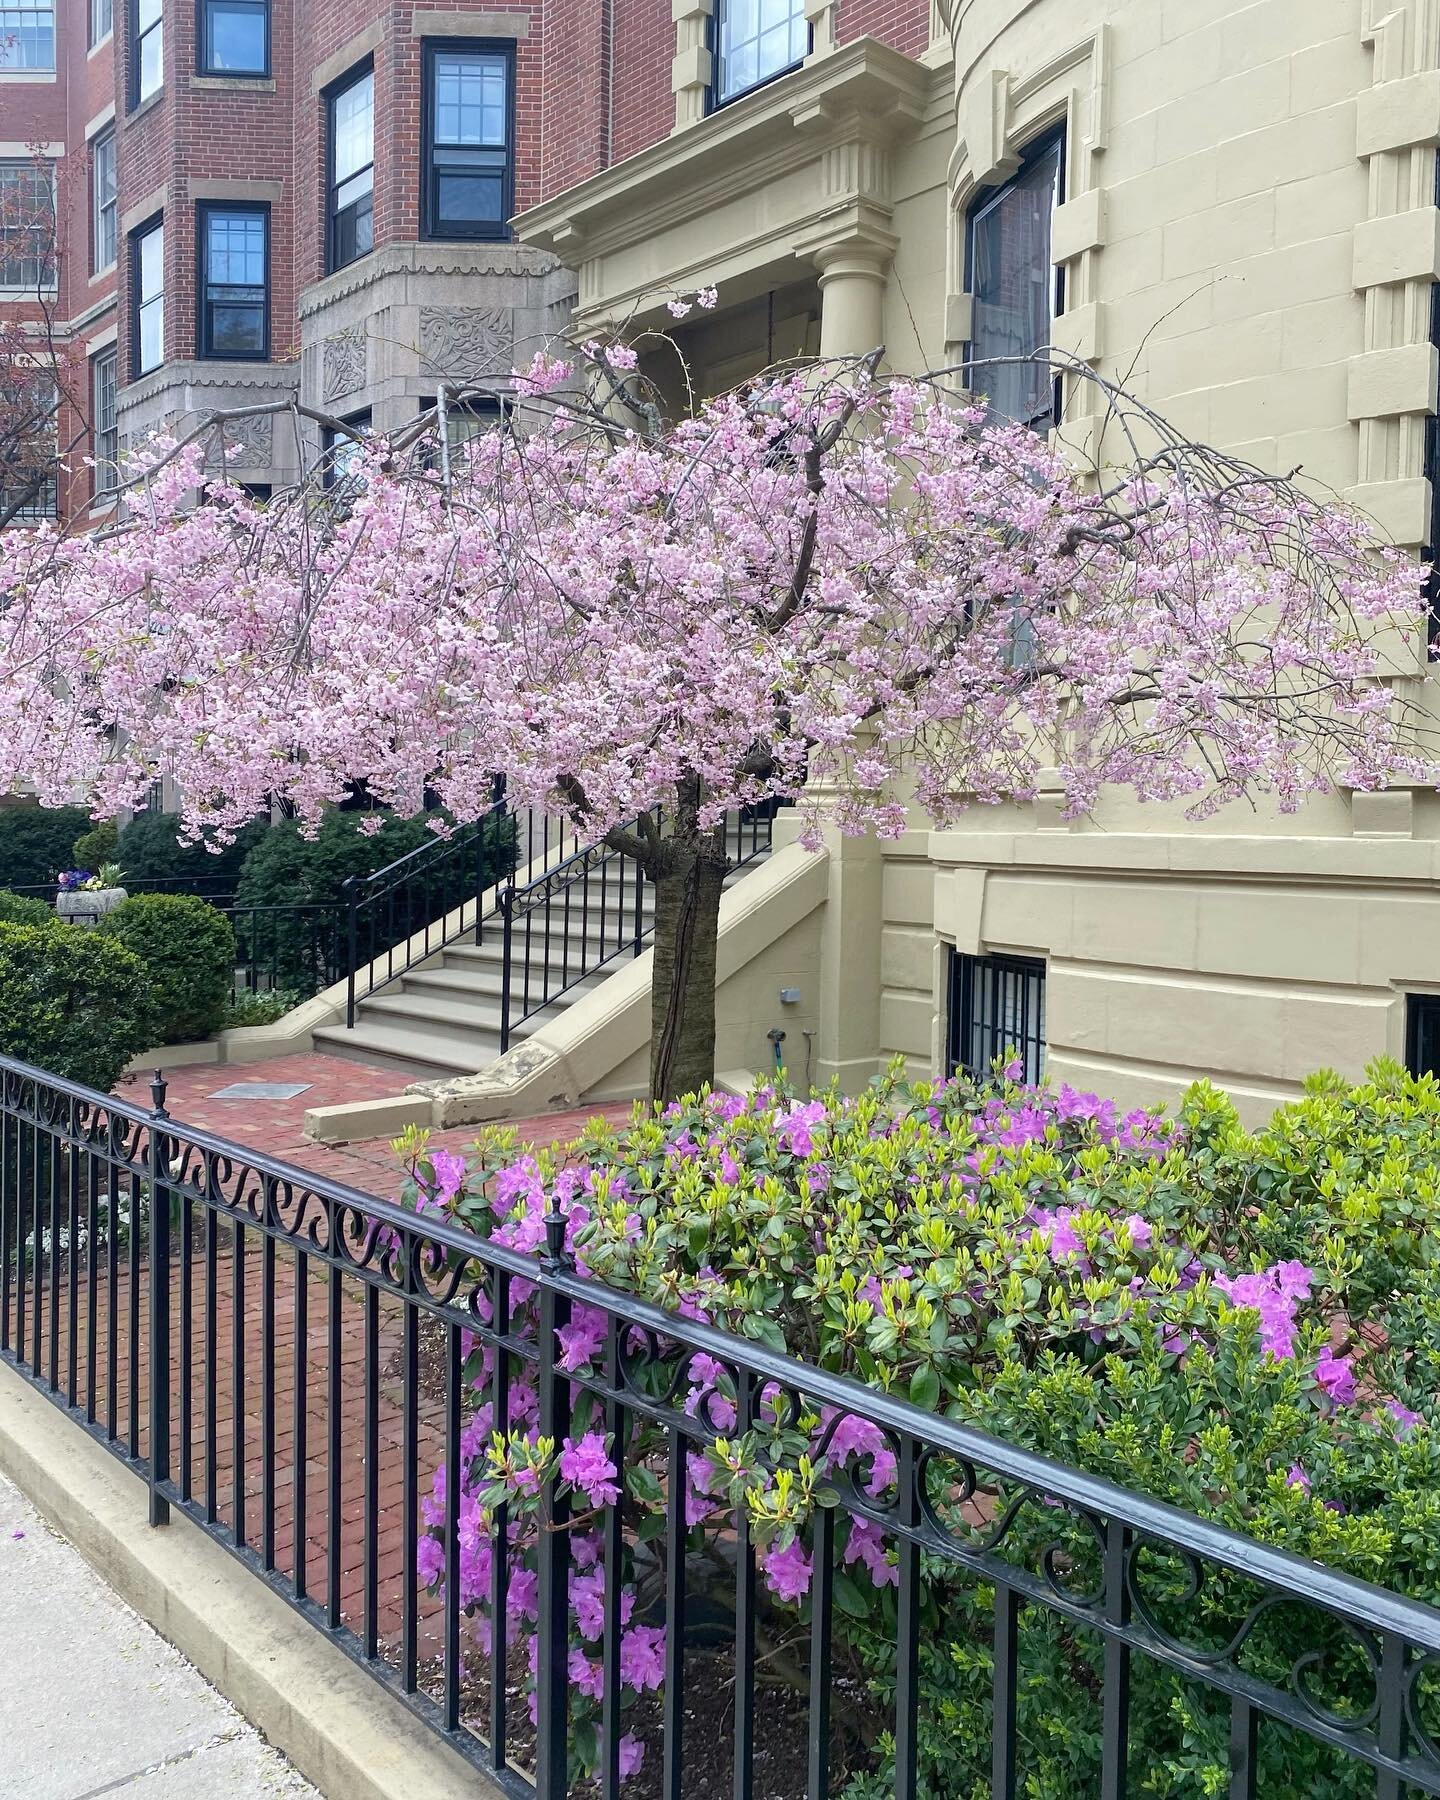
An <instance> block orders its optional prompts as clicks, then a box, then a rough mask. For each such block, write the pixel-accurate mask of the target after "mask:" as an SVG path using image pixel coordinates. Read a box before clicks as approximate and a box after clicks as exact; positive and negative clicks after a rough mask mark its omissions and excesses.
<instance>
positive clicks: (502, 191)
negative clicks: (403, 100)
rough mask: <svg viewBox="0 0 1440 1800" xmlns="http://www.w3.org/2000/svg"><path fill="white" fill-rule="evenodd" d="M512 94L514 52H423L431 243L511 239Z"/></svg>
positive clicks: (446, 48) (488, 48) (493, 48)
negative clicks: (476, 239)
mask: <svg viewBox="0 0 1440 1800" xmlns="http://www.w3.org/2000/svg"><path fill="white" fill-rule="evenodd" d="M513 92H514V60H513V51H512V48H511V46H510V45H508V44H484V45H477V44H473V43H468V44H427V45H426V46H425V117H424V131H425V157H424V165H425V167H424V184H425V192H424V208H423V210H424V230H425V235H426V237H431V238H503V237H508V236H509V234H510V224H509V221H510V213H511V210H512V196H513V193H514V156H513V144H514V127H513V119H514V107H513V104H512V96H513Z"/></svg>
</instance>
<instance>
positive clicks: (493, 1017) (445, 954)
mask: <svg viewBox="0 0 1440 1800" xmlns="http://www.w3.org/2000/svg"><path fill="white" fill-rule="evenodd" d="M767 831H768V828H767ZM732 835H733V838H734V841H733V843H732V849H731V854H732V856H733V857H735V858H737V860H738V858H739V857H740V856H742V855H743V856H745V857H746V858H747V860H746V861H745V862H743V863H740V864H739V866H737V867H736V868H734V869H732V870H731V872H730V874H729V876H728V877H727V878H726V886H727V887H729V886H731V885H733V884H734V883H735V882H737V881H742V880H744V878H745V877H746V876H747V875H748V874H750V873H751V872H752V871H753V870H754V869H756V868H758V867H759V866H760V864H761V862H763V861H764V859H765V858H766V857H767V856H768V855H769V850H768V848H766V847H765V844H764V843H763V842H762V843H761V845H760V847H759V848H758V849H755V848H754V834H753V833H752V830H751V827H750V826H748V825H746V826H744V827H740V828H739V829H738V830H737V832H735V833H734V834H732ZM624 868H625V876H624V879H623V882H622V880H620V879H617V873H616V865H615V863H613V862H611V863H608V864H606V865H604V866H603V867H602V868H595V869H592V870H591V871H590V872H589V873H588V875H586V876H584V877H581V878H577V879H576V880H575V881H574V882H573V883H571V884H570V886H569V887H567V888H565V889H564V890H562V892H561V893H560V894H558V895H556V896H555V897H554V898H553V899H552V900H551V901H550V903H549V905H548V907H547V906H546V905H544V904H542V905H540V906H538V907H536V908H535V910H534V911H532V912H531V913H529V914H528V915H526V914H523V913H517V914H516V917H515V920H514V925H513V928H512V950H511V978H510V980H511V987H510V992H511V1006H510V1016H511V1021H512V1023H511V1029H510V1044H511V1046H512V1047H513V1046H514V1045H516V1044H519V1043H523V1042H524V1041H525V1039H526V1038H527V1037H529V1036H531V1034H532V1033H534V1032H536V1031H539V1030H540V1029H541V1027H542V1026H543V1025H545V1024H546V1023H547V1022H548V1021H550V1020H551V1019H553V1018H555V1016H556V1015H557V1013H558V1012H560V1011H561V1010H563V1009H564V1008H566V1007H570V1006H574V1005H575V1004H576V1002H577V1001H580V1000H583V999H584V998H585V996H586V995H587V994H591V993H594V991H595V989H596V988H598V987H599V986H601V984H602V983H603V982H605V981H607V980H608V979H609V977H610V976H611V975H613V974H615V972H616V971H617V970H619V969H622V968H624V967H626V966H627V965H628V964H629V963H630V962H631V960H632V959H633V956H634V954H635V953H634V950H633V948H632V944H633V940H634V934H635V917H636V907H637V898H638V907H639V915H640V922H641V927H642V930H643V932H644V936H643V937H642V939H641V944H640V948H641V950H642V951H643V950H644V949H646V948H648V946H649V942H650V931H651V927H652V924H653V920H654V913H655V894H654V889H653V888H652V887H651V886H650V885H649V883H645V884H643V885H642V886H641V887H640V889H639V893H638V897H637V892H636V884H635V875H634V870H633V866H631V865H629V864H626V865H624ZM527 918H528V922H529V945H528V955H527V944H526V925H527ZM547 919H548V931H547ZM504 941H505V940H504V921H503V920H502V919H501V918H500V917H499V915H498V914H496V915H492V916H491V917H490V918H488V919H485V920H482V922H481V927H480V932H479V935H478V939H477V937H476V935H475V934H474V933H471V934H468V935H467V936H466V937H465V938H464V939H461V940H459V941H457V942H455V943H452V944H448V945H446V946H445V948H444V949H442V950H439V951H437V952H436V954H435V955H434V956H432V957H429V958H427V959H426V960H425V961H424V962H421V963H417V964H416V965H415V966H414V967H413V968H411V969H408V970H407V971H406V972H405V974H403V975H402V976H400V977H398V978H397V979H396V980H395V981H393V982H391V983H389V984H388V985H387V986H385V987H383V988H381V989H380V990H379V992H377V993H373V994H367V995H366V996H364V998H362V999H360V1000H359V1001H358V1003H357V1006H356V1015H355V1024H354V1026H353V1028H351V1029H349V1030H347V1029H346V1028H345V1025H344V1022H343V1020H342V1021H341V1022H340V1023H338V1024H334V1025H323V1026H318V1027H317V1028H316V1030H315V1032H314V1046H315V1049H316V1050H318V1051H321V1052H323V1053H324V1054H326V1055H331V1056H347V1057H352V1058H354V1059H355V1060H357V1061H360V1062H366V1063H371V1064H375V1065H377V1066H379V1067H382V1068H390V1069H394V1070H396V1072H397V1073H399V1074H401V1075H403V1076H405V1077H406V1078H407V1079H408V1080H411V1081H433V1080H439V1079H444V1078H446V1077H449V1076H456V1075H473V1074H474V1073H475V1072H476V1071H477V1070H479V1069H483V1068H485V1067H486V1066H487V1065H488V1064H490V1063H492V1062H494V1061H495V1059H496V1057H498V1056H499V1055H500V1003H501V994H502V991H503V983H504V957H505V952H504ZM602 957H603V958H604V959H605V960H603V961H602V960H601V958H602ZM597 963H598V964H599V966H598V967H597V966H596V965H597ZM527 969H528V981H529V992H528V1000H527V994H526V979H527ZM582 971H586V972H584V973H582ZM531 1008H533V1009H534V1010H530V1009H531ZM527 1010H530V1016H529V1017H528V1018H526V1019H524V1020H521V1019H520V1014H521V1013H522V1012H525V1011H527Z"/></svg>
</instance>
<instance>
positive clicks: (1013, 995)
mask: <svg viewBox="0 0 1440 1800" xmlns="http://www.w3.org/2000/svg"><path fill="white" fill-rule="evenodd" d="M949 986H950V994H949V1031H948V1040H949V1041H948V1044H947V1048H946V1057H945V1072H946V1074H947V1075H956V1074H965V1075H969V1076H972V1077H973V1078H974V1079H975V1080H977V1081H980V1080H984V1078H985V1077H986V1076H987V1075H989V1073H990V1069H991V1065H992V1064H993V1063H994V1062H995V1060H996V1058H997V1057H1001V1056H1009V1055H1010V1054H1012V1053H1013V1054H1015V1055H1017V1056H1018V1057H1019V1058H1020V1061H1021V1063H1022V1064H1023V1068H1024V1076H1023V1078H1024V1080H1026V1081H1029V1082H1035V1081H1039V1080H1040V1078H1041V1077H1042V1076H1043V1075H1044V1073H1045V964H1044V962H1043V961H1041V960H1040V959H1039V958H1037V957H1028V956H963V955H961V954H960V953H959V952H958V951H955V950H952V951H951V952H950V982H949Z"/></svg>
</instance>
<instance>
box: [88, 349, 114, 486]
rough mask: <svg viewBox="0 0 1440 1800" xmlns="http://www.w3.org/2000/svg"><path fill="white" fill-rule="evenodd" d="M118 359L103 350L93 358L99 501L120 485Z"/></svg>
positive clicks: (92, 403) (92, 410)
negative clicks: (116, 406)
mask: <svg viewBox="0 0 1440 1800" xmlns="http://www.w3.org/2000/svg"><path fill="white" fill-rule="evenodd" d="M116 364H117V358H116V354H115V352H114V351H113V350H102V351H101V352H100V354H99V355H98V356H93V357H91V359H90V415H91V421H92V424H91V430H92V432H93V434H94V440H95V444H94V456H95V471H94V487H93V493H94V496H95V498H96V499H97V500H99V499H102V498H103V497H104V496H105V495H106V494H113V493H114V492H115V490H116V488H117V487H119V485H120V467H119V465H120V431H119V427H118V425H117V423H116V416H115V389H116V386H117V380H116V377H117V367H116Z"/></svg>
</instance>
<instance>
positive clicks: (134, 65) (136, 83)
mask: <svg viewBox="0 0 1440 1800" xmlns="http://www.w3.org/2000/svg"><path fill="white" fill-rule="evenodd" d="M163 28H164V17H163V0H130V104H131V106H132V107H135V106H140V105H142V104H143V103H144V102H145V101H146V100H148V99H149V98H150V96H151V95H152V94H158V93H159V92H160V89H161V87H162V85H163V84H164V81H165V50H164V43H163Z"/></svg>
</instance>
